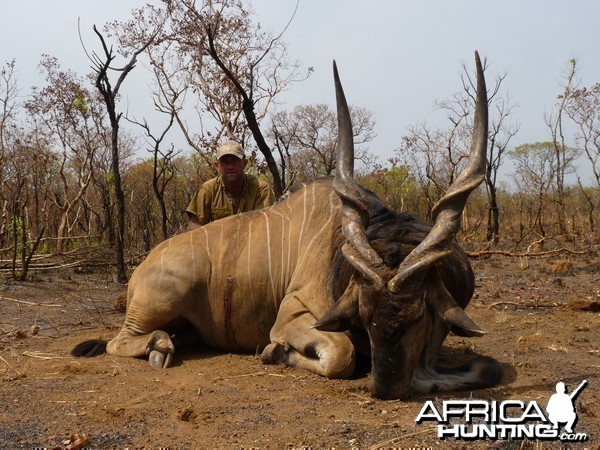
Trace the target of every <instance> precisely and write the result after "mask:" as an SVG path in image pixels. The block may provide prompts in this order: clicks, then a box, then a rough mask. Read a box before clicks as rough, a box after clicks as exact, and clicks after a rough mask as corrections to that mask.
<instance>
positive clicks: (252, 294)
mask: <svg viewBox="0 0 600 450" xmlns="http://www.w3.org/2000/svg"><path fill="white" fill-rule="evenodd" d="M247 242H248V249H247V253H248V261H246V268H247V269H248V287H249V289H250V299H251V301H252V310H253V311H255V306H254V292H253V289H252V278H253V276H252V268H253V267H254V264H252V259H251V256H252V220H249V221H248V240H247Z"/></svg>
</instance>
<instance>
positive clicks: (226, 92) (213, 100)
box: [165, 0, 305, 196]
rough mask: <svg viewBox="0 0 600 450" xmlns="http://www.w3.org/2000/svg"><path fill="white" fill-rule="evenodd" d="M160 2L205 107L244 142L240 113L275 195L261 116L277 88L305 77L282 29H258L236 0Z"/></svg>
mask: <svg viewBox="0 0 600 450" xmlns="http://www.w3.org/2000/svg"><path fill="white" fill-rule="evenodd" d="M165 3H166V5H167V8H168V11H169V16H170V19H171V24H172V35H171V36H170V39H172V40H175V41H177V42H178V44H179V52H180V53H183V54H185V55H186V56H187V57H188V58H189V61H190V63H191V65H190V68H191V70H192V73H193V74H194V81H195V83H194V88H195V89H197V91H198V92H199V93H201V94H202V98H201V101H202V103H203V106H204V109H205V110H206V111H210V112H211V114H212V116H213V118H214V119H215V121H216V122H217V123H219V124H220V126H219V127H218V128H219V130H220V131H219V133H224V134H229V135H230V136H235V137H236V138H237V139H238V140H240V141H241V142H242V143H245V137H244V128H245V127H242V126H241V125H242V124H241V122H240V120H239V119H240V114H243V118H244V119H245V125H246V126H247V127H248V129H249V130H250V132H251V134H252V136H253V138H254V141H255V143H256V145H257V147H258V149H259V151H260V152H261V154H262V156H263V157H264V159H265V161H266V164H267V166H268V168H269V171H270V173H271V175H272V177H273V190H274V191H275V195H276V196H280V195H281V194H282V193H283V185H282V181H281V176H280V173H279V171H278V167H277V163H276V161H275V159H274V157H273V154H272V151H271V148H270V146H269V145H268V144H267V142H266V140H265V137H264V135H263V132H262V130H261V128H260V121H261V119H262V118H264V117H265V115H266V112H267V111H268V109H269V107H270V106H271V105H272V104H273V102H274V100H275V98H276V96H277V95H278V94H279V93H281V92H282V91H283V90H284V89H286V88H287V87H288V86H289V85H290V84H291V83H293V82H294V81H299V80H300V79H303V78H305V76H301V77H299V76H298V72H299V69H298V64H297V63H295V62H290V61H289V60H288V58H287V48H286V45H285V44H284V42H283V41H282V34H283V33H281V34H279V35H277V36H273V35H271V34H270V33H268V32H265V31H263V30H262V28H261V27H260V24H258V23H255V22H254V21H253V20H252V19H253V17H252V12H251V10H249V9H248V8H247V7H246V5H245V4H244V3H243V2H241V1H239V0H221V1H216V0H215V1H211V0H205V1H203V2H201V4H200V5H198V4H197V2H195V1H193V0H166V1H165ZM284 31H285V30H284ZM219 133H217V134H219Z"/></svg>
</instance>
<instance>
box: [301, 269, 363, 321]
mask: <svg viewBox="0 0 600 450" xmlns="http://www.w3.org/2000/svg"><path fill="white" fill-rule="evenodd" d="M357 317H358V285H357V284H356V282H355V281H354V277H352V280H351V281H350V284H349V285H348V287H347V288H346V290H345V291H344V293H343V294H342V295H341V296H340V298H339V299H338V300H337V301H336V302H335V304H334V305H333V306H332V307H331V308H329V309H328V310H327V311H326V312H325V314H323V316H322V317H321V318H320V319H319V320H317V322H316V323H315V324H314V325H313V326H312V328H314V329H316V330H319V331H347V330H349V329H350V328H352V326H353V324H354V323H355V321H356V318H357Z"/></svg>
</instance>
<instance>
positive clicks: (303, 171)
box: [269, 104, 375, 185]
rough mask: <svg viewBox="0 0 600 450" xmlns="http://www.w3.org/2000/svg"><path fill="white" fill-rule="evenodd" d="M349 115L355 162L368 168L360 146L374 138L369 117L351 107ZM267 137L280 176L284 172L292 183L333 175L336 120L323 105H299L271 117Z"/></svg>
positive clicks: (370, 159) (365, 152) (368, 157)
mask: <svg viewBox="0 0 600 450" xmlns="http://www.w3.org/2000/svg"><path fill="white" fill-rule="evenodd" d="M350 114H351V116H352V124H353V131H354V143H355V145H356V151H357V155H356V159H357V160H360V161H362V162H363V164H364V165H368V164H370V163H372V162H373V160H374V156H373V155H372V154H371V153H369V151H368V149H367V148H365V147H364V144H366V143H368V142H370V141H371V140H373V138H374V137H375V133H374V132H373V128H374V126H375V122H374V120H373V114H372V113H371V112H370V111H368V110H367V109H365V108H360V107H352V108H351V109H350ZM269 137H270V138H271V140H272V141H273V142H275V147H276V148H277V149H278V151H279V155H280V165H281V173H282V174H284V173H285V172H286V171H287V175H288V177H290V178H291V179H292V180H294V181H295V180H302V181H304V180H307V179H313V178H315V177H317V176H323V175H325V176H330V175H333V173H334V172H335V159H336V147H337V139H338V129H337V117H336V115H335V112H334V111H332V110H330V108H329V107H328V106H327V105H325V104H318V105H302V106H297V107H295V108H294V109H293V110H292V111H291V112H289V113H288V112H286V111H282V112H279V113H277V114H275V115H274V116H273V117H272V118H271V130H270V132H269ZM283 179H284V180H285V178H283ZM289 184H290V183H287V185H289Z"/></svg>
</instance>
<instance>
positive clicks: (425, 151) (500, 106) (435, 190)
mask: <svg viewBox="0 0 600 450" xmlns="http://www.w3.org/2000/svg"><path fill="white" fill-rule="evenodd" d="M462 68H463V73H462V75H461V81H462V87H463V89H462V91H460V92H457V93H456V94H454V95H453V96H452V97H451V98H449V99H447V100H443V101H440V102H437V103H436V107H437V108H438V109H440V110H442V111H444V112H445V113H446V115H447V118H448V121H449V123H450V125H449V126H448V128H447V129H445V130H432V129H430V128H429V127H428V126H427V125H426V124H419V125H415V126H411V127H409V134H408V135H407V136H405V137H404V138H403V140H402V144H401V146H400V147H399V149H398V150H397V152H398V153H399V155H400V157H401V159H402V160H403V161H404V162H405V163H406V164H408V165H410V166H411V167H413V170H414V171H415V177H416V179H417V180H418V182H419V183H420V185H421V190H422V192H423V195H424V196H425V199H426V201H427V204H428V208H427V210H431V207H432V206H433V203H434V202H435V200H436V199H437V198H439V197H440V196H441V195H442V194H443V193H444V192H445V190H446V189H447V186H449V185H450V184H451V183H452V181H453V180H454V178H455V177H456V174H457V173H458V172H459V171H460V170H461V168H462V164H463V163H464V161H465V158H466V156H467V155H468V149H469V137H470V136H471V130H472V127H473V124H472V114H473V110H474V102H475V97H474V95H475V85H474V80H473V78H472V76H471V75H470V72H469V69H468V67H467V66H466V64H463V66H462ZM484 70H486V71H487V70H488V66H487V61H484ZM506 76H507V73H506V72H504V73H501V74H499V75H497V76H496V78H495V83H494V85H493V86H491V88H490V92H489V93H488V104H489V108H490V127H489V132H488V153H487V165H486V177H485V186H486V189H487V195H488V203H489V204H488V214H487V239H488V241H491V242H497V240H498V237H499V233H500V212H499V207H498V199H497V183H498V172H499V170H500V167H501V165H502V162H503V158H504V155H505V153H506V151H507V149H508V146H509V143H510V141H511V139H512V137H513V136H514V135H515V134H516V133H517V132H518V130H519V127H518V126H516V125H511V124H508V123H507V122H508V119H509V118H510V116H511V114H512V111H513V110H514V108H515V107H516V105H513V104H511V102H510V100H509V98H508V95H505V96H501V95H500V94H501V92H502V83H503V81H504V80H505V78H506Z"/></svg>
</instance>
